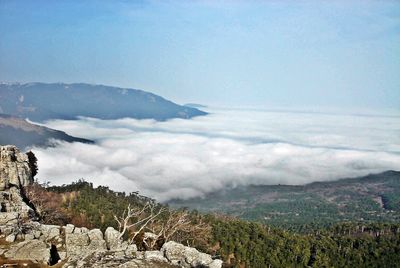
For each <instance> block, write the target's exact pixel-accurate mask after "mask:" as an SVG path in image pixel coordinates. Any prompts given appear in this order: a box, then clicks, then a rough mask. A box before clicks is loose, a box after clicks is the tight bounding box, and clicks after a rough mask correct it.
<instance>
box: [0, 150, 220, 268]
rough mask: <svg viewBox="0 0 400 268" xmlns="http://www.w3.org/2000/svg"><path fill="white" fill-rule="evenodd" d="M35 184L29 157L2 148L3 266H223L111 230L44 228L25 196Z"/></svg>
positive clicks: (180, 248) (184, 248) (179, 247)
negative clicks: (144, 247)
mask: <svg viewBox="0 0 400 268" xmlns="http://www.w3.org/2000/svg"><path fill="white" fill-rule="evenodd" d="M30 183H32V171H31V167H30V165H29V160H28V156H27V155H26V154H23V153H21V152H19V150H18V149H17V148H16V147H15V146H1V147H0V265H4V264H16V265H21V266H33V267H34V266H36V267H43V266H47V265H56V266H57V267H68V268H73V267H126V268H128V267H165V268H167V267H185V268H189V267H209V268H220V267H222V261H221V260H213V259H212V258H211V256H210V255H208V254H205V253H201V252H199V251H197V250H196V249H195V248H191V247H187V246H184V245H182V244H179V243H176V242H173V241H169V242H167V243H165V244H164V245H163V246H162V248H161V249H160V250H159V251H158V250H156V251H138V250H137V247H136V245H135V244H129V243H128V242H127V241H123V240H122V239H119V238H118V237H119V234H120V233H119V232H118V231H117V230H115V229H114V228H113V227H108V228H107V229H106V231H105V232H104V233H103V232H102V231H101V230H100V229H92V230H89V229H87V228H85V227H82V228H79V227H75V226H74V225H72V224H67V225H66V226H57V225H44V224H41V223H39V222H38V221H36V218H35V212H34V209H33V208H31V207H30V206H29V205H28V204H27V202H28V200H26V197H25V195H24V192H23V191H24V190H23V189H24V187H25V186H27V185H29V184H30Z"/></svg>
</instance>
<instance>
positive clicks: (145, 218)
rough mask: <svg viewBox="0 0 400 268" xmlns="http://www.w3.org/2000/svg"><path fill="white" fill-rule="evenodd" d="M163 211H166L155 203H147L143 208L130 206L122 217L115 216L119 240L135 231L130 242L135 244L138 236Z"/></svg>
mask: <svg viewBox="0 0 400 268" xmlns="http://www.w3.org/2000/svg"><path fill="white" fill-rule="evenodd" d="M163 211H165V208H164V207H160V206H159V205H157V204H156V203H155V202H147V203H146V204H145V205H144V206H143V207H142V208H140V207H137V208H133V207H131V205H130V204H129V205H128V207H127V208H126V209H125V210H124V212H123V214H122V216H120V217H117V216H116V215H114V219H115V220H116V221H117V222H118V230H119V232H120V235H119V237H118V238H122V237H123V236H124V234H125V233H126V232H127V231H128V230H133V236H132V237H131V238H130V241H129V242H130V243H133V241H134V239H135V238H136V236H137V235H138V234H139V233H140V232H142V231H143V230H144V228H145V227H146V226H147V224H149V222H151V221H153V220H154V219H155V218H157V217H158V216H159V215H160V214H161V213H162V212H163Z"/></svg>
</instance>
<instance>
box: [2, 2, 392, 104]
mask: <svg viewBox="0 0 400 268" xmlns="http://www.w3.org/2000/svg"><path fill="white" fill-rule="evenodd" d="M0 80H1V81H9V82H12V81H20V82H28V81H43V82H57V81H61V82H89V83H97V84H108V85H115V86H124V87H133V88H140V89H144V90H147V91H151V92H154V93H156V94H159V95H162V96H164V97H166V98H169V99H172V100H174V101H177V102H180V103H183V102H189V101H190V102H198V103H211V104H220V105H221V104H222V105H235V106H237V105H244V106H246V105H247V106H249V105H257V106H263V107H270V106H297V107H299V106H300V107H304V106H333V107H345V108H349V107H353V108H354V107H355V108H358V107H361V108H374V109H381V108H383V109H399V108H400V2H399V1H249V2H240V1H82V0H79V1H78V0H77V1H50V0H49V1H40V0H34V1H16V0H10V1H6V0H0Z"/></svg>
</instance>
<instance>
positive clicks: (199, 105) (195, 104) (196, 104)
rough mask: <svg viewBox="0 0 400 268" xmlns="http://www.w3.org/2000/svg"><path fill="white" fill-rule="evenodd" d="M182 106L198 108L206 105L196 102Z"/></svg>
mask: <svg viewBox="0 0 400 268" xmlns="http://www.w3.org/2000/svg"><path fill="white" fill-rule="evenodd" d="M184 106H186V107H192V108H198V109H202V108H207V105H203V104H198V103H186V104H185V105H184Z"/></svg>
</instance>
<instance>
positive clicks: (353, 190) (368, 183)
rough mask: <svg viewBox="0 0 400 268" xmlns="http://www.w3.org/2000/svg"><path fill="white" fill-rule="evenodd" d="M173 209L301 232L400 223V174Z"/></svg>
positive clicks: (239, 193) (254, 191)
mask: <svg viewBox="0 0 400 268" xmlns="http://www.w3.org/2000/svg"><path fill="white" fill-rule="evenodd" d="M169 204H170V205H171V206H173V207H188V208H190V209H197V210H199V211H203V212H222V213H226V214H229V215H233V216H236V217H239V218H241V219H245V220H253V221H258V222H261V223H265V224H268V225H272V226H277V227H281V228H285V229H291V230H296V231H302V230H310V229H313V228H323V227H329V226H332V225H334V224H336V223H340V222H347V221H352V222H362V223H364V224H366V223H375V222H392V223H399V222H400V172H398V171H387V172H383V173H380V174H372V175H368V176H365V177H359V178H351V179H342V180H338V181H332V182H315V183H311V184H307V185H297V186H296V185H257V186H256V185H253V186H246V187H236V188H233V189H226V190H224V191H220V192H215V193H211V194H209V195H207V196H206V197H205V198H195V199H189V200H172V201H171V202H169Z"/></svg>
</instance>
